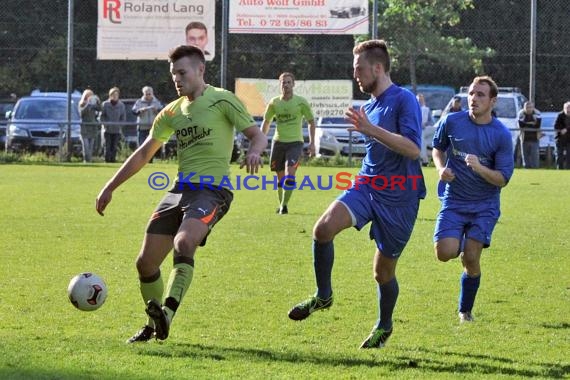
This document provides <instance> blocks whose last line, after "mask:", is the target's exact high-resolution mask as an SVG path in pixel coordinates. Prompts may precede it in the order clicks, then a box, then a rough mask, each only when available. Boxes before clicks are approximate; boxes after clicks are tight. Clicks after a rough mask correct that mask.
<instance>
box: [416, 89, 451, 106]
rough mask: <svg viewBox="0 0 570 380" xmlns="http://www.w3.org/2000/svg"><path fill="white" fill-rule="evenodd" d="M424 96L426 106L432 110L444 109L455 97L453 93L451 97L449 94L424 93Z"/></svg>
mask: <svg viewBox="0 0 570 380" xmlns="http://www.w3.org/2000/svg"><path fill="white" fill-rule="evenodd" d="M422 94H424V99H425V101H426V105H427V106H428V107H429V108H430V109H432V110H442V109H444V108H445V105H446V104H447V102H449V98H450V97H452V96H453V93H451V95H450V93H449V92H430V91H423V92H422Z"/></svg>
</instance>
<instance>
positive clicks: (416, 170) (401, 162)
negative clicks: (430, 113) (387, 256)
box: [359, 84, 426, 205]
mask: <svg viewBox="0 0 570 380" xmlns="http://www.w3.org/2000/svg"><path fill="white" fill-rule="evenodd" d="M363 107H364V111H365V112H366V116H368V119H369V120H370V122H371V123H372V124H373V125H376V126H379V127H380V128H383V129H385V130H387V131H389V132H392V133H397V134H400V135H402V136H404V137H406V138H408V139H410V140H411V141H412V142H413V143H414V144H416V145H417V146H418V148H419V147H420V146H421V139H422V137H421V136H422V127H421V125H422V113H421V109H420V105H419V103H418V101H417V99H416V97H415V96H414V94H412V93H411V92H410V91H408V90H406V89H404V88H401V87H398V86H396V85H394V84H393V85H391V86H390V87H388V89H386V91H384V92H383V93H382V94H380V96H378V97H377V98H371V99H370V100H369V101H368V102H366V103H365V104H364V105H363ZM359 175H362V176H371V177H374V176H382V177H384V178H386V180H387V181H388V182H389V183H394V182H395V181H397V180H398V179H401V178H402V177H404V178H405V183H404V186H390V185H389V186H387V188H385V189H383V190H379V191H377V192H376V193H375V198H376V200H378V201H379V202H382V203H386V204H394V205H397V204H408V203H410V202H415V201H417V200H418V199H423V198H425V195H426V187H425V183H424V178H423V174H422V167H421V163H420V161H419V160H418V159H416V160H412V159H410V158H407V157H404V156H402V155H401V154H399V153H396V152H394V151H393V150H391V149H389V148H388V147H386V146H385V145H384V144H382V143H380V142H378V141H377V140H375V139H373V138H370V137H369V136H366V156H365V157H364V159H363V161H362V167H361V168H360V172H359Z"/></svg>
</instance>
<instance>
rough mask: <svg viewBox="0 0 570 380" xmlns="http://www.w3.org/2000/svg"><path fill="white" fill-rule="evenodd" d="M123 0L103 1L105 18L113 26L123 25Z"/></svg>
mask: <svg viewBox="0 0 570 380" xmlns="http://www.w3.org/2000/svg"><path fill="white" fill-rule="evenodd" d="M120 8H121V0H103V18H104V19H109V21H110V22H112V23H113V24H120V23H121V12H120Z"/></svg>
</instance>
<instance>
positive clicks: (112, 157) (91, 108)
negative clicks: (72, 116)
mask: <svg viewBox="0 0 570 380" xmlns="http://www.w3.org/2000/svg"><path fill="white" fill-rule="evenodd" d="M120 93H121V92H120V89H119V88H118V87H112V88H111V89H110V90H109V94H108V95H109V97H108V99H107V100H105V101H103V102H102V103H101V100H100V99H99V97H98V96H97V95H95V94H94V93H93V91H92V90H91V89H86V90H85V91H83V94H82V96H81V100H80V101H79V113H80V115H81V143H82V145H83V161H84V162H92V161H93V153H94V152H95V154H101V153H102V154H103V155H104V157H105V162H116V160H117V151H118V148H119V144H120V141H121V138H122V136H123V130H122V129H123V126H124V125H125V123H126V121H127V112H132V113H133V114H135V115H137V145H138V146H140V145H141V144H142V142H143V141H144V140H145V139H146V138H147V137H148V134H149V131H150V128H151V126H152V122H153V121H154V118H155V117H156V115H157V114H158V112H159V111H160V110H161V109H162V104H161V102H160V101H159V100H158V99H157V98H156V97H155V96H154V91H153V89H152V87H150V86H144V87H143V88H142V97H141V98H139V99H137V101H136V102H135V104H134V105H133V107H132V109H130V110H127V109H126V107H125V104H124V103H123V102H122V101H121V99H120Z"/></svg>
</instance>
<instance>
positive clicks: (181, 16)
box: [97, 0, 216, 61]
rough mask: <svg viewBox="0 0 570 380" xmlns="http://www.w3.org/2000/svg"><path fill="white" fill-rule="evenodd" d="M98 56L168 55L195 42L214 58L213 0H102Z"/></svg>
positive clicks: (99, 12)
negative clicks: (176, 47)
mask: <svg viewBox="0 0 570 380" xmlns="http://www.w3.org/2000/svg"><path fill="white" fill-rule="evenodd" d="M98 5H99V6H98V22H97V59H121V60H126V59H128V60H135V59H161V60H162V59H164V60H166V59H168V51H169V50H170V49H171V48H173V47H175V46H177V45H185V44H193V45H197V46H199V47H200V48H201V49H202V50H204V52H205V53H206V59H207V60H209V61H210V60H212V59H213V58H214V54H215V51H216V46H215V42H216V38H215V30H216V29H215V3H214V2H213V1H211V0H98Z"/></svg>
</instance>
